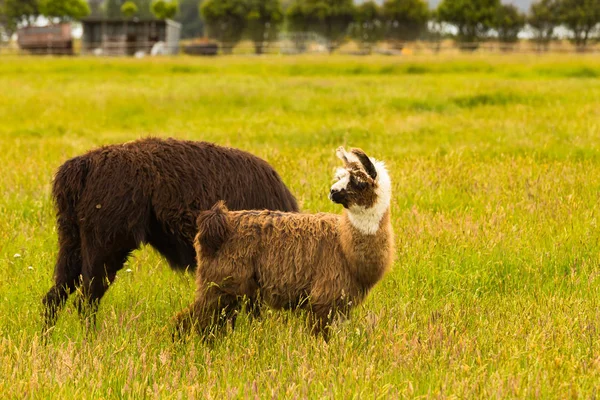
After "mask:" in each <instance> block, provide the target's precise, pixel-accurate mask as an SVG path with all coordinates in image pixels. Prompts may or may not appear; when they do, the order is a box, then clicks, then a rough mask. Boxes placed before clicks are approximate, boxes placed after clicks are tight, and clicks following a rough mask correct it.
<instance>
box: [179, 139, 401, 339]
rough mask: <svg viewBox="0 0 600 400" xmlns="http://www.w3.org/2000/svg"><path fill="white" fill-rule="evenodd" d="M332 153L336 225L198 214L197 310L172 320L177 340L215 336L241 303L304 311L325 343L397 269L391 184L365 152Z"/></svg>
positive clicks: (301, 218) (265, 215)
mask: <svg viewBox="0 0 600 400" xmlns="http://www.w3.org/2000/svg"><path fill="white" fill-rule="evenodd" d="M336 153H337V156H338V157H339V158H340V159H341V160H342V161H343V162H344V168H339V169H338V170H337V172H336V180H337V181H336V182H335V183H334V185H333V186H332V187H331V191H330V194H329V198H330V199H331V200H332V201H333V202H335V203H338V204H341V205H343V206H344V208H345V210H344V212H343V214H342V215H337V214H326V213H319V214H293V213H285V212H278V211H267V210H264V211H228V210H227V208H226V207H225V205H224V203H223V202H219V203H217V204H216V205H215V206H214V207H213V208H212V209H211V210H209V211H204V212H202V213H200V215H199V216H198V234H197V236H196V240H195V242H194V245H195V248H196V256H197V262H198V269H197V272H196V284H197V291H196V300H195V302H194V303H193V304H192V305H191V306H190V307H189V308H188V309H187V310H185V311H183V312H181V313H180V314H179V315H178V316H177V317H176V327H177V334H185V333H187V332H188V331H189V330H190V329H191V328H192V326H194V327H195V328H196V330H197V331H198V332H199V333H201V334H207V333H209V332H214V330H213V328H218V327H219V326H221V325H223V323H224V322H225V321H226V320H227V319H229V318H234V317H235V313H236V312H237V311H238V310H239V308H240V306H241V303H242V300H243V299H244V298H246V299H248V300H249V303H250V304H251V305H256V304H257V302H258V301H260V302H264V303H266V304H267V305H269V306H270V307H272V308H275V309H282V308H283V309H289V308H291V309H298V308H302V309H306V310H307V311H308V314H309V322H310V324H311V328H312V330H313V332H314V333H317V334H318V333H321V334H323V335H324V337H325V338H326V339H327V337H328V330H329V329H328V328H329V326H330V323H331V322H332V320H333V318H334V317H336V316H337V315H343V316H347V315H348V313H349V311H350V309H351V308H352V307H354V306H356V305H357V304H359V303H360V302H361V301H362V300H363V299H364V298H365V296H366V295H367V293H368V292H369V290H370V289H371V288H372V287H373V285H375V284H376V283H377V282H378V281H379V280H380V279H381V278H382V276H383V275H384V273H385V272H386V271H387V270H388V269H389V268H390V266H391V264H392V261H393V254H394V245H393V243H394V241H393V232H392V225H391V220H390V210H389V208H390V199H391V182H390V177H389V175H388V172H387V170H386V168H385V166H384V164H383V163H382V162H379V161H376V160H374V159H370V158H369V157H368V156H367V155H366V154H365V153H364V152H363V151H362V150H360V149H351V150H350V151H349V152H346V151H345V150H344V149H343V148H342V147H340V148H338V149H337V152H336Z"/></svg>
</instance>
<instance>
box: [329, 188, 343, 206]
mask: <svg viewBox="0 0 600 400" xmlns="http://www.w3.org/2000/svg"><path fill="white" fill-rule="evenodd" d="M347 196H348V192H347V191H346V189H335V188H331V190H330V191H329V199H330V200H331V201H333V202H334V203H338V204H341V205H343V206H344V207H345V206H346V203H347Z"/></svg>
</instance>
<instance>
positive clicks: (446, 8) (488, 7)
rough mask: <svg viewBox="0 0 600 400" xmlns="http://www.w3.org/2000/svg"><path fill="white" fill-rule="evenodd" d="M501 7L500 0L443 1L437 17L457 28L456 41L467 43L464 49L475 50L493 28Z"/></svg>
mask: <svg viewBox="0 0 600 400" xmlns="http://www.w3.org/2000/svg"><path fill="white" fill-rule="evenodd" d="M499 5H500V1H499V0H442V2H441V3H440V5H439V6H438V9H437V15H438V18H440V21H442V22H446V23H449V24H452V25H454V26H455V27H456V29H457V30H458V33H457V35H456V39H457V40H458V41H459V42H462V43H467V45H466V46H463V48H464V49H475V48H477V45H476V42H479V41H481V40H483V39H485V38H486V37H487V35H488V34H489V31H490V28H492V27H493V23H494V17H495V15H496V10H497V9H498V6H499Z"/></svg>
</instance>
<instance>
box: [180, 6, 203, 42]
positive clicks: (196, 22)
mask: <svg viewBox="0 0 600 400" xmlns="http://www.w3.org/2000/svg"><path fill="white" fill-rule="evenodd" d="M201 4H202V1H198V0H180V2H179V13H178V14H177V16H176V17H175V20H176V21H177V22H180V23H181V37H183V38H191V37H196V36H202V34H203V32H204V23H203V22H202V19H200V11H199V7H200V5H201Z"/></svg>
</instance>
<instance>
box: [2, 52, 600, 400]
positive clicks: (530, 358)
mask: <svg viewBox="0 0 600 400" xmlns="http://www.w3.org/2000/svg"><path fill="white" fill-rule="evenodd" d="M599 77H600V58H599V57H598V56H580V57H577V58H572V59H569V58H567V57H559V56H516V55H515V56H502V57H499V56H493V55H491V56H485V57H483V56H461V57H440V58H433V57H410V58H379V57H371V58H365V59H359V58H351V57H330V58H326V57H318V56H316V57H264V58H255V57H248V58H243V57H239V58H216V59H210V60H204V59H192V58H177V59H145V60H125V59H85V58H83V59H67V58H65V59H52V58H0V161H1V162H0V176H1V177H2V178H1V179H0V191H1V192H2V193H3V195H2V196H1V197H0V215H1V216H2V217H1V218H0V276H1V277H2V279H0V395H1V397H3V398H22V397H35V398H63V397H67V398H79V397H82V398H113V397H133V398H140V397H148V398H155V397H160V398H171V397H173V398H180V397H183V398H188V397H207V398H224V397H233V398H240V397H255V396H258V397H261V398H266V397H269V398H270V397H275V398H293V397H296V398H322V397H329V398H371V397H374V398H390V397H391V398H394V397H416V396H427V397H461V398H465V397H466V398H471V397H484V398H489V397H502V398H523V397H537V398H550V397H554V398H566V397H585V398H588V397H594V396H596V395H597V388H598V382H599V379H600V343H599V342H598V340H597V339H598V337H600V312H599V308H598V306H599V304H598V303H599V300H598V299H600V268H599V267H600V254H599V251H598V249H599V239H600V232H599V229H598V221H597V219H598V217H599V216H598V214H599V212H600V208H599V194H600V149H599V147H598V144H599V143H600V79H598V78H599ZM149 135H152V136H173V137H178V138H184V139H195V140H209V141H215V142H218V143H221V144H225V145H230V146H235V147H239V148H242V149H245V150H249V151H251V152H253V153H255V154H257V155H259V156H261V157H263V158H265V159H267V160H268V161H269V162H270V163H271V164H272V165H273V166H274V167H275V168H276V169H277V170H278V171H279V172H280V173H281V175H282V177H283V179H284V181H285V182H286V183H287V184H288V185H289V187H290V188H291V189H292V191H293V192H294V193H295V194H296V196H297V198H298V199H299V201H300V203H301V205H302V208H303V209H304V210H306V211H309V212H315V211H329V212H340V210H339V207H338V206H336V205H334V204H332V203H331V202H330V201H329V200H328V199H327V192H328V188H329V185H330V182H331V177H332V171H333V168H334V167H335V166H336V165H337V161H336V159H335V156H334V149H335V148H336V147H337V146H339V145H348V146H356V147H362V148H363V149H365V150H366V151H367V153H368V154H370V155H373V156H375V157H377V158H379V159H383V160H385V161H386V162H387V164H388V166H389V169H390V171H391V175H392V180H393V184H394V198H393V204H392V211H393V223H394V229H395V232H396V238H397V243H396V244H397V257H396V262H395V265H394V269H393V271H392V272H391V273H390V274H389V275H388V276H387V277H386V278H385V279H384V280H383V282H382V283H381V284H380V285H379V286H377V287H376V288H375V289H374V290H373V292H372V293H371V295H370V296H369V298H368V300H367V301H366V303H365V304H364V306H362V307H360V308H359V309H358V310H356V312H355V313H354V315H353V318H352V319H351V320H350V321H348V322H346V323H342V324H338V325H336V326H335V334H334V335H333V338H332V340H331V341H330V342H329V343H324V342H323V341H321V340H315V339H314V338H313V337H311V336H309V335H308V334H307V333H306V331H305V329H304V324H303V320H302V318H301V317H299V316H298V315H296V314H293V313H280V312H266V313H265V316H264V317H263V318H262V319H261V320H259V321H249V320H248V318H247V317H246V316H245V315H242V316H241V317H240V319H239V322H238V325H237V326H236V330H235V331H234V332H230V333H229V334H228V335H227V336H225V337H224V338H223V339H222V340H220V341H218V342H217V343H214V344H213V345H207V344H204V343H202V342H201V341H199V340H192V341H190V342H187V343H183V344H173V343H172V342H171V338H170V333H171V331H170V329H171V321H170V318H171V316H172V315H174V314H175V313H176V312H177V311H179V310H180V309H182V308H183V307H184V306H186V305H187V304H188V303H189V302H191V300H192V298H193V290H194V286H193V277H192V275H191V274H190V273H186V274H178V273H175V272H172V271H171V270H169V268H168V266H167V264H166V262H164V261H163V260H162V259H161V258H160V257H159V256H158V255H157V254H156V253H155V252H154V251H153V250H152V249H150V248H144V249H141V250H140V251H137V252H136V253H135V254H134V256H133V257H132V258H131V259H130V260H129V262H128V265H127V266H126V268H125V269H127V271H125V270H123V271H121V272H120V273H119V275H118V278H117V281H116V283H115V285H114V286H113V287H112V288H111V289H110V290H109V292H108V294H107V295H106V297H105V298H104V300H103V303H102V306H101V310H100V313H99V316H98V318H99V320H98V327H97V330H96V332H95V333H94V334H93V335H84V332H83V329H82V327H81V324H80V323H79V320H78V317H77V315H76V312H75V309H74V307H73V306H72V305H71V304H69V305H68V306H67V307H66V309H65V311H64V312H63V313H62V314H61V318H60V320H59V324H58V326H57V327H56V330H55V331H54V334H53V336H52V338H51V340H50V343H48V344H47V345H45V346H44V345H42V344H41V337H40V331H41V320H40V312H41V302H40V299H41V297H42V295H43V294H44V293H45V292H46V291H47V290H48V289H49V288H50V286H51V276H52V269H53V263H54V260H55V257H56V253H57V245H56V229H55V225H54V216H53V206H52V203H51V199H50V195H49V192H50V183H51V180H52V174H53V172H54V170H55V169H56V168H57V167H58V166H59V165H60V164H61V163H62V162H64V161H65V160H66V159H67V158H68V157H71V156H74V155H76V154H80V153H82V152H84V151H86V150H88V149H90V148H92V147H95V146H97V145H102V144H108V143H115V142H122V141H128V140H132V139H135V138H139V137H144V136H149Z"/></svg>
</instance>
